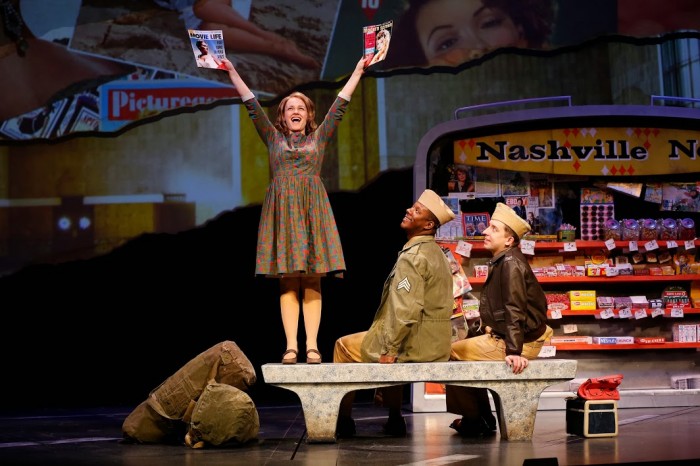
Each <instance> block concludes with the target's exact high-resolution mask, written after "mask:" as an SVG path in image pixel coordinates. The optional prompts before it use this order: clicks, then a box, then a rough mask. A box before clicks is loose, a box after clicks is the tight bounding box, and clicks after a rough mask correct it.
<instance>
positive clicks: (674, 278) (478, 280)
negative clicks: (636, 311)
mask: <svg viewBox="0 0 700 466" xmlns="http://www.w3.org/2000/svg"><path fill="white" fill-rule="evenodd" d="M695 280H700V274H683V275H618V276H617V277H537V281H538V282H540V283H615V282H617V283H633V282H649V281H653V282H655V283H659V282H683V281H685V282H690V281H695ZM485 281H486V277H469V283H471V284H472V285H483V284H484V282H485Z"/></svg>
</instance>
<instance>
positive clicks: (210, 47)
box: [187, 29, 226, 70]
mask: <svg viewBox="0 0 700 466" xmlns="http://www.w3.org/2000/svg"><path fill="white" fill-rule="evenodd" d="M187 33H188V34H189V36H190V43H191V44H192V53H193V54H194V61H195V63H196V64H197V66H198V67H199V68H214V69H220V70H225V69H226V66H225V65H224V64H223V62H222V59H224V58H226V49H225V47H224V35H223V32H222V31H221V30H215V29H214V30H202V29H188V30H187Z"/></svg>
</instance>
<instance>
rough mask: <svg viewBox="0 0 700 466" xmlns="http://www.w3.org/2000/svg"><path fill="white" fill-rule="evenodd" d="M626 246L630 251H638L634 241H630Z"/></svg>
mask: <svg viewBox="0 0 700 466" xmlns="http://www.w3.org/2000/svg"><path fill="white" fill-rule="evenodd" d="M627 247H628V248H629V250H630V252H632V251H639V248H638V247H637V242H636V241H630V244H629V246H627Z"/></svg>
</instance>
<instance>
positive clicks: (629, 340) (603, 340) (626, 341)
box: [593, 337, 634, 345]
mask: <svg viewBox="0 0 700 466" xmlns="http://www.w3.org/2000/svg"><path fill="white" fill-rule="evenodd" d="M593 343H594V344H596V345H631V344H633V343H634V337H593Z"/></svg>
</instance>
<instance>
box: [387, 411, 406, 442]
mask: <svg viewBox="0 0 700 466" xmlns="http://www.w3.org/2000/svg"><path fill="white" fill-rule="evenodd" d="M384 433H385V434H386V435H390V436H392V437H405V436H406V420H405V419H404V418H403V416H401V415H400V414H398V415H396V414H394V415H392V414H390V415H389V420H388V421H387V422H386V424H384Z"/></svg>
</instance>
